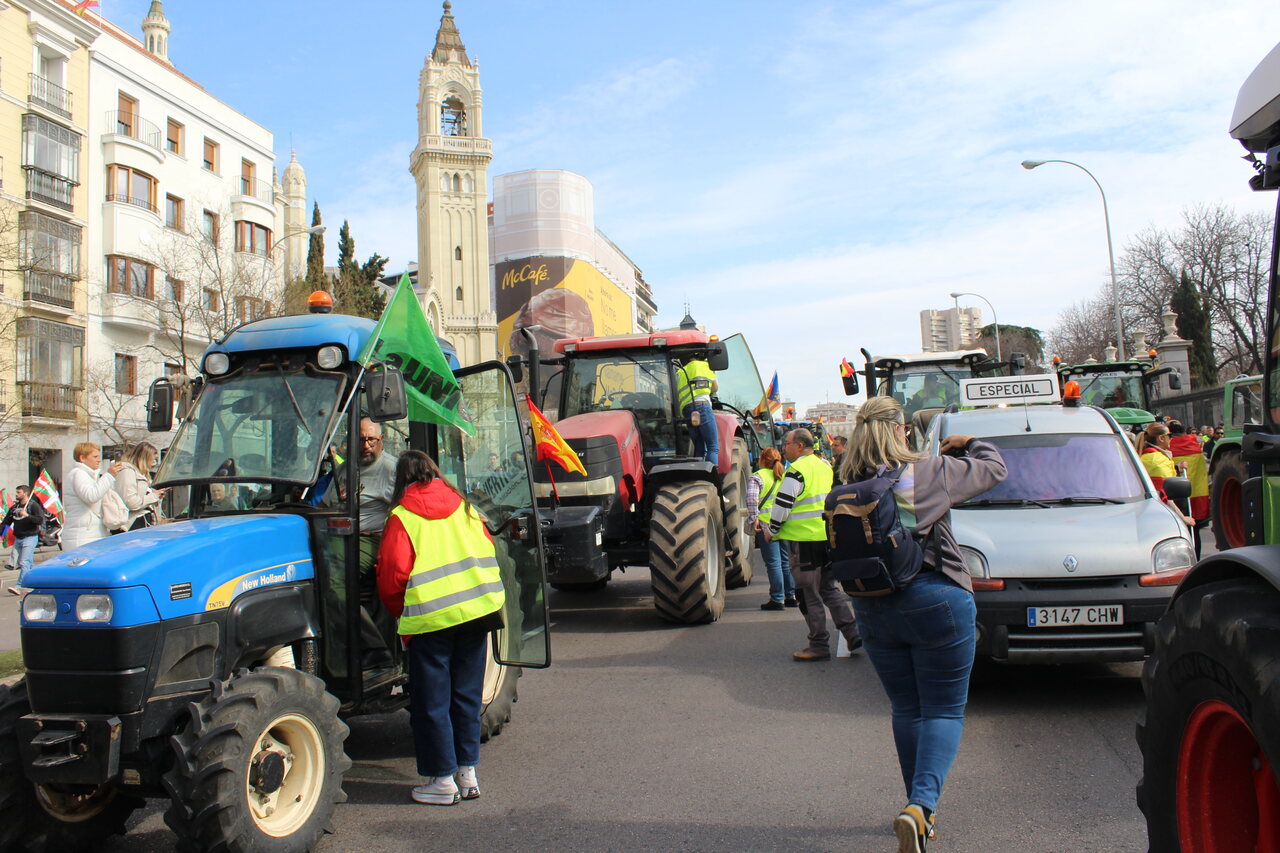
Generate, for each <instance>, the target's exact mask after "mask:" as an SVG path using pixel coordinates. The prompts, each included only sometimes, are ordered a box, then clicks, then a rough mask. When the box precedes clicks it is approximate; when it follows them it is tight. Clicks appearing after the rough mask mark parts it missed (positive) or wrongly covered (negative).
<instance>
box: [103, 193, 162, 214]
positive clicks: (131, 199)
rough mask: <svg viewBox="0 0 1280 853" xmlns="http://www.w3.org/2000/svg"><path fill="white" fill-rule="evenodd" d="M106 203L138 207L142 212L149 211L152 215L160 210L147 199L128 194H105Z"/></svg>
mask: <svg viewBox="0 0 1280 853" xmlns="http://www.w3.org/2000/svg"><path fill="white" fill-rule="evenodd" d="M107 201H118V202H121V203H123V204H131V205H133V206H134V207H140V208H142V209H143V210H149V211H151V212H152V213H155V214H159V213H160V208H158V207H156V205H155V203H154V202H152V201H151V199H149V198H142V197H141V196H136V195H129V194H128V193H107Z"/></svg>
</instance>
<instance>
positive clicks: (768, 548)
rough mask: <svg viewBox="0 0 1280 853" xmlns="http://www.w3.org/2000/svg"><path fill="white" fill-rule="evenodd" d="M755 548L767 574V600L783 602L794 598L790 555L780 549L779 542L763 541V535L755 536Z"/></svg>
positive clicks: (776, 540) (794, 587) (794, 585)
mask: <svg viewBox="0 0 1280 853" xmlns="http://www.w3.org/2000/svg"><path fill="white" fill-rule="evenodd" d="M756 547H757V548H759V549H760V558H761V559H762V560H764V567H765V569H766V570H767V571H768V573H769V598H770V599H771V600H773V601H783V600H784V599H786V598H795V597H796V582H795V580H794V579H793V578H792V577H791V561H790V559H789V558H790V554H788V553H787V549H786V548H783V547H782V542H781V540H778V539H771V540H769V541H768V542H766V541H765V538H764V534H763V533H757V534H756Z"/></svg>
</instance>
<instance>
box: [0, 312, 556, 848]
mask: <svg viewBox="0 0 1280 853" xmlns="http://www.w3.org/2000/svg"><path fill="white" fill-rule="evenodd" d="M373 331H374V323H373V322H372V321H370V320H366V319H363V318H357V317H344V316H339V315H324V316H321V315H315V314H313V315H307V316H294V317H276V318H271V319H265V320H259V321H256V322H252V323H249V324H246V325H244V326H241V327H240V328H238V329H236V330H234V331H233V332H231V333H230V334H229V335H227V336H226V337H224V338H223V339H221V340H219V341H217V342H215V343H214V344H212V345H211V346H210V347H209V349H208V350H207V351H206V352H205V355H204V357H203V359H202V361H201V376H200V377H199V378H198V379H196V380H195V381H194V383H193V384H194V388H191V387H190V386H188V387H189V390H191V394H190V397H189V400H187V401H184V402H183V404H182V405H181V406H180V408H181V409H182V411H181V414H182V415H183V417H184V420H183V423H182V425H181V427H180V428H179V429H178V432H177V434H176V435H175V436H174V438H173V440H172V442H171V443H170V445H169V448H168V452H167V453H166V454H165V457H164V461H163V462H162V463H161V465H160V470H159V472H158V473H157V475H156V478H155V483H156V485H157V487H161V488H165V487H167V488H169V489H170V491H171V493H173V494H181V495H183V501H182V502H183V503H185V504H187V506H186V509H185V511H184V512H183V513H182V514H183V516H184V517H183V518H182V519H181V520H177V521H173V522H171V523H168V524H161V525H157V526H154V527H148V528H145V529H141V530H135V531H132V532H129V533H122V534H120V535H118V536H108V537H106V538H104V539H100V540H98V541H96V542H91V543H89V544H87V545H84V546H82V547H80V548H76V549H74V550H72V551H66V552H63V553H61V554H59V555H57V556H56V557H54V558H52V559H50V560H48V561H46V562H45V563H42V564H41V565H39V566H37V567H36V568H34V569H32V570H31V572H30V573H29V574H28V576H27V586H28V587H30V590H31V591H30V592H28V593H27V594H26V596H25V597H24V598H23V600H22V623H21V624H22V628H21V631H22V652H23V659H24V661H25V664H26V670H27V672H26V677H25V678H24V679H23V680H21V681H19V682H17V683H16V684H15V685H12V686H9V687H0V850H4V851H8V850H27V849H31V848H36V849H40V848H42V849H44V850H45V851H47V853H61V851H77V850H93V849H97V847H98V846H99V845H100V844H101V843H102V842H103V841H104V840H105V839H106V838H107V837H109V836H111V835H114V834H119V833H123V832H124V831H125V821H126V819H127V818H128V817H129V816H130V814H132V812H133V811H134V810H136V809H137V808H139V807H140V806H141V805H142V804H143V803H144V801H145V800H146V799H151V798H154V799H157V800H160V801H163V802H164V803H165V804H166V811H165V822H166V823H167V824H168V825H169V827H170V828H171V829H172V830H173V831H174V833H175V834H176V835H177V845H176V846H177V849H179V850H181V851H184V853H204V851H209V852H210V853H212V851H226V850H240V851H271V852H272V853H304V851H307V850H310V849H311V848H312V846H314V844H315V843H316V842H317V840H318V839H319V838H320V835H321V834H322V833H323V832H324V831H325V830H326V829H328V828H329V826H330V819H331V818H332V816H333V812H334V808H335V804H336V803H338V802H341V801H342V800H343V799H344V795H343V792H342V777H343V773H344V771H346V769H347V768H348V767H350V764H351V762H350V760H349V759H348V758H347V756H346V754H345V751H344V748H343V744H344V741H345V739H346V736H347V726H346V724H345V723H344V722H343V721H344V719H346V718H348V717H352V716H355V715H359V714H370V713H386V712H389V711H394V710H397V709H399V708H403V707H405V705H406V704H407V702H408V693H407V687H408V684H407V678H406V674H405V673H406V669H405V666H404V652H403V650H402V648H401V645H400V643H399V642H398V641H397V640H396V638H395V636H394V631H395V626H394V624H392V625H389V626H387V628H384V629H383V631H382V639H383V641H384V642H385V643H386V650H385V651H383V652H382V655H381V657H382V659H381V660H375V659H376V658H378V657H379V656H377V655H374V656H372V658H375V659H371V656H370V655H369V654H368V653H369V652H370V651H372V650H374V649H373V648H372V644H371V643H368V642H365V641H364V640H363V639H362V632H361V627H362V625H367V624H369V623H370V622H372V616H371V615H370V609H369V608H370V606H372V605H371V604H370V602H369V598H368V597H366V596H365V593H366V592H368V591H369V590H368V585H367V581H365V582H362V579H361V577H360V573H359V566H360V563H359V557H360V551H361V548H362V545H364V544H367V541H366V539H365V537H364V536H363V535H362V533H363V532H366V531H362V527H361V524H362V522H361V511H360V506H359V501H358V497H359V495H360V475H359V469H360V466H359V465H355V464H345V463H344V462H343V461H342V460H344V459H345V460H348V461H350V460H358V459H360V458H361V452H362V447H364V446H365V445H364V444H363V440H362V438H361V428H360V424H361V420H362V418H364V417H367V418H369V419H370V420H372V421H374V422H375V423H376V424H381V427H382V430H383V435H384V440H383V452H384V453H395V452H398V451H400V450H403V449H405V448H417V449H421V450H424V451H426V452H428V453H429V454H431V455H432V456H433V457H435V458H436V459H437V461H438V462H439V464H440V467H441V469H442V470H443V471H444V473H445V475H446V476H447V477H448V478H449V479H450V481H451V482H452V483H454V484H455V485H456V486H457V487H458V489H459V490H460V491H461V492H462V493H463V494H464V495H465V496H466V497H467V499H468V500H469V501H470V503H471V505H472V507H474V508H475V509H476V510H477V511H478V512H480V513H481V514H482V515H483V517H484V520H485V523H486V525H487V527H488V529H489V531H490V533H491V534H492V536H493V539H494V542H495V544H496V545H497V551H498V562H499V565H500V567H501V571H502V578H503V586H504V588H505V590H506V593H507V596H506V607H505V610H504V617H505V623H506V628H505V629H503V630H502V631H500V632H498V633H497V634H496V635H494V640H493V644H492V645H493V654H492V660H491V665H490V666H489V667H488V670H487V672H486V675H485V679H486V680H485V688H484V698H483V701H484V703H485V706H484V710H483V712H482V731H483V732H484V733H485V734H489V735H491V734H495V733H496V732H497V731H499V730H500V729H501V727H502V725H503V723H505V722H506V720H507V719H508V718H509V715H510V710H511V703H512V702H513V701H514V700H515V690H516V681H515V680H516V677H517V676H519V674H520V670H519V669H518V668H517V667H519V666H535V667H540V666H545V665H546V664H547V663H548V661H549V647H548V638H547V624H548V623H547V610H546V595H545V590H544V584H545V577H546V575H545V567H544V560H543V553H544V552H543V546H542V540H541V531H540V525H539V524H538V523H537V511H536V509H535V504H534V494H533V484H532V476H531V472H530V470H529V465H528V463H527V462H525V461H523V460H525V459H526V458H527V454H526V453H525V450H526V448H527V447H528V435H527V431H526V430H527V428H526V426H525V425H524V421H523V420H522V417H521V414H520V408H519V405H520V404H518V403H517V398H516V396H515V393H514V381H515V377H514V376H513V374H512V373H511V370H510V368H509V367H508V366H507V365H506V364H503V363H500V362H489V363H486V364H480V365H476V366H473V367H467V368H456V364H457V362H456V359H455V360H453V361H452V364H453V365H454V366H455V370H454V375H455V377H456V378H457V380H458V383H459V386H460V389H461V392H462V395H463V396H464V398H465V401H466V407H467V411H468V413H469V416H470V419H471V420H472V421H473V422H474V423H475V426H476V432H477V434H476V435H475V436H474V437H473V436H468V435H464V434H463V433H462V432H461V431H460V430H459V429H457V428H455V427H444V426H437V425H436V424H434V423H427V422H423V421H419V420H415V419H414V418H412V417H410V416H409V414H408V413H409V410H408V406H407V403H406V393H405V386H406V385H407V384H409V383H412V384H413V386H414V387H418V388H424V387H426V386H429V385H431V384H432V383H433V382H439V378H440V377H439V374H438V373H435V372H434V371H430V370H428V369H427V368H425V367H424V366H423V365H422V364H420V363H418V361H417V360H416V357H414V356H410V357H407V358H400V357H399V355H400V354H399V353H396V354H395V361H394V362H393V360H392V357H388V359H387V362H386V363H381V364H379V363H375V364H374V365H372V367H369V368H367V367H365V366H363V365H362V364H360V363H359V362H358V361H357V360H356V356H357V354H358V353H360V352H361V351H362V349H363V348H364V345H365V343H366V342H367V341H368V340H369V338H370V336H371V335H372V334H373ZM174 397H175V393H174V384H173V383H172V382H170V381H169V380H157V381H156V382H155V383H153V384H152V387H151V392H150V395H149V400H148V420H149V426H150V427H151V428H152V430H153V431H156V432H168V431H169V430H170V429H171V427H172V422H173V411H174V405H175V399H174ZM494 451H498V452H502V453H503V454H504V455H511V454H519V458H520V460H521V461H522V464H520V465H518V466H513V467H512V468H511V469H509V470H507V471H506V472H504V473H503V474H502V475H501V476H500V477H498V476H495V475H494V474H493V473H492V472H491V471H490V470H489V467H488V466H487V465H486V464H485V461H486V458H487V456H488V454H489V453H490V452H494ZM370 597H376V594H374V595H373V596H370ZM388 634H390V636H388ZM388 653H389V656H390V659H389V660H387V659H386V657H387V655H388ZM352 843H353V844H354V843H356V842H352ZM347 846H350V845H347Z"/></svg>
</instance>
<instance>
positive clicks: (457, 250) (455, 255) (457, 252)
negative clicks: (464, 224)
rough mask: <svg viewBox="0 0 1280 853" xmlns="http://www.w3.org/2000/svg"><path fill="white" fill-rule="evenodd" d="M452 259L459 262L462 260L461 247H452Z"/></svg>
mask: <svg viewBox="0 0 1280 853" xmlns="http://www.w3.org/2000/svg"><path fill="white" fill-rule="evenodd" d="M453 259H454V260H455V261H460V260H462V247H461V246H454V247H453Z"/></svg>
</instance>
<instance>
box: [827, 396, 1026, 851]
mask: <svg viewBox="0 0 1280 853" xmlns="http://www.w3.org/2000/svg"><path fill="white" fill-rule="evenodd" d="M1006 473H1007V472H1006V470H1005V466H1004V461H1003V460H1002V459H1001V458H1000V452H999V451H998V450H997V449H996V448H995V447H994V446H993V445H991V444H988V443H986V442H983V441H979V440H977V439H975V438H974V437H973V436H969V435H951V436H947V437H946V439H944V440H943V441H942V442H941V445H940V447H939V455H938V456H924V455H922V454H919V453H916V452H914V451H912V450H911V449H910V448H909V447H908V446H907V439H906V423H905V420H904V417H903V410H902V405H901V404H900V403H899V402H898V401H897V400H895V399H893V398H892V397H872V398H871V399H870V400H868V401H867V402H866V403H864V404H863V405H862V408H861V409H859V411H858V414H857V416H856V420H855V426H854V429H853V436H852V437H851V438H850V440H849V448H848V450H847V451H845V454H844V459H843V460H842V465H841V471H840V479H841V480H842V481H843V482H844V483H845V485H843V486H838V487H837V488H835V489H833V490H832V491H831V493H830V494H829V495H828V496H827V502H826V508H825V513H824V514H825V516H826V519H827V541H828V546H829V548H830V557H831V571H832V574H833V576H834V577H835V578H836V579H837V580H838V581H839V582H840V583H841V585H842V586H843V587H844V589H845V591H846V592H848V593H849V594H850V597H851V599H852V603H853V609H854V612H855V613H856V614H857V619H858V625H859V627H860V629H861V631H862V639H863V642H864V648H865V649H866V653H867V657H868V658H870V660H871V663H872V665H873V666H874V667H875V670H876V674H877V675H878V676H879V677H880V682H881V684H883V685H884V689H885V693H886V694H888V697H889V703H890V705H891V706H892V710H893V739H894V743H895V744H896V746H897V749H898V763H899V765H900V767H901V770H902V781H903V784H904V785H905V786H906V789H907V805H906V807H905V808H903V809H902V811H901V813H900V814H899V815H898V816H897V817H896V818H895V819H894V821H893V829H894V833H895V835H896V836H897V839H898V851H899V853H923V851H924V849H925V844H926V843H927V842H928V840H929V839H930V838H932V837H933V826H934V810H935V809H936V808H937V805H938V797H939V795H940V794H941V792H942V783H943V781H944V780H945V779H946V776H947V772H948V771H949V770H950V768H951V763H952V761H953V760H954V759H955V756H956V752H957V750H958V749H959V748H960V736H961V733H962V731H963V729H964V709H965V704H966V702H967V701H968V696H969V672H970V670H971V669H972V667H973V654H974V645H975V625H976V609H975V607H974V603H973V585H972V583H971V582H970V580H969V572H968V569H967V568H966V566H965V563H964V559H963V558H962V557H961V555H960V549H959V547H958V546H957V544H956V541H955V537H954V536H952V533H951V507H952V506H953V505H955V504H958V503H962V502H964V501H967V500H970V499H972V498H974V497H976V496H977V495H980V494H982V493H983V492H985V491H987V490H988V489H990V488H992V487H993V486H995V485H996V484H997V483H999V482H1000V481H1001V480H1003V479H1004V478H1005V475H1006ZM882 498H883V500H881V499H882Z"/></svg>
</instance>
